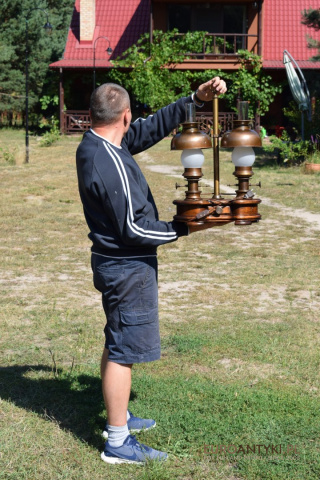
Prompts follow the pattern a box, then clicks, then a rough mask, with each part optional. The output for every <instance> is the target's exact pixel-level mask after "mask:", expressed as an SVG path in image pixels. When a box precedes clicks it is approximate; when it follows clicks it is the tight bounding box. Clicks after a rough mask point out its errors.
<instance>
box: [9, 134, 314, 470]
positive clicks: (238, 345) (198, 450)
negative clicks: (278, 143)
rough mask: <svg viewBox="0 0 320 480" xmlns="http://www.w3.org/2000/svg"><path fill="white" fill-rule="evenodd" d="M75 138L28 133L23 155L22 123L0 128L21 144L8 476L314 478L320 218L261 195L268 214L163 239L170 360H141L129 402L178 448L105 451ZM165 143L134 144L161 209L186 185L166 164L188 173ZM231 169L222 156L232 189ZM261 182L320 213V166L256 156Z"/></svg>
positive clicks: (144, 437)
mask: <svg viewBox="0 0 320 480" xmlns="http://www.w3.org/2000/svg"><path fill="white" fill-rule="evenodd" d="M79 141H80V137H67V138H62V139H61V140H59V142H58V143H57V144H55V145H52V146H51V147H49V148H41V147H40V146H39V142H38V141H37V138H35V137H32V138H31V153H30V164H29V165H25V164H23V163H22V162H23V158H24V156H23V151H24V147H23V145H24V136H23V132H21V131H20V132H19V131H17V130H14V131H11V130H2V131H0V147H6V148H7V149H8V150H13V149H16V152H18V153H19V156H17V158H16V164H15V165H12V164H9V163H8V162H6V161H5V160H3V159H2V160H1V159H0V177H1V181H0V188H1V203H0V216H1V219H2V239H1V244H0V248H1V251H2V256H1V262H2V265H1V266H2V273H1V277H0V282H1V290H0V292H1V293H0V308H1V326H0V331H1V335H0V365H1V368H0V479H1V480H42V479H43V478H46V479H47V480H60V479H68V480H73V479H74V480H79V479H88V480H89V479H90V480H91V479H93V478H94V479H97V480H99V479H109V478H110V479H111V478H114V477H115V476H116V477H117V478H119V480H125V479H126V480H127V479H134V480H138V479H139V480H140V479H143V480H173V479H174V480H176V479H177V480H191V479H192V480H204V479H213V480H216V479H224V480H240V479H245V480H262V479H263V480H278V479H279V480H287V479H288V480H289V479H290V480H300V479H301V480H305V479H318V478H319V475H320V464H319V463H320V462H319V427H320V425H319V423H320V421H319V420H320V415H319V410H320V409H319V407H320V400H319V388H320V385H319V383H320V382H319V360H320V358H319V336H320V328H319V308H320V281H319V273H318V272H319V266H320V265H319V264H320V247H319V240H318V239H319V230H317V228H319V227H317V225H312V223H310V222H309V221H307V219H306V218H304V217H303V216H302V217H301V214H299V215H298V214H297V215H296V216H291V215H288V211H287V210H283V209H282V208H278V207H277V208H276V207H271V206H268V205H267V202H266V201H265V202H264V201H263V202H262V204H261V206H260V207H259V210H260V213H261V214H262V217H263V218H262V220H261V222H259V224H256V225H251V226H248V227H237V226H234V225H231V224H230V225H226V226H224V227H221V228H213V229H210V230H207V231H204V232H200V233H197V234H194V235H191V236H190V237H184V238H181V239H180V240H179V241H178V242H176V243H173V244H170V245H166V246H164V247H161V248H160V249H159V293H160V319H161V320H160V322H161V336H162V359H161V361H159V362H154V363H150V364H142V365H137V366H135V367H134V374H133V385H132V394H131V401H130V408H131V409H132V410H133V411H134V412H135V413H136V414H137V415H143V416H147V417H149V418H150V417H152V418H155V419H156V421H157V428H156V429H154V430H152V431H150V432H146V433H141V434H140V435H139V439H141V441H142V442H144V443H146V444H149V445H151V446H153V447H155V448H158V449H162V450H165V451H168V453H169V455H170V459H169V461H168V462H166V463H165V464H160V465H157V464H153V463H150V464H147V465H146V466H144V467H137V466H126V465H121V466H108V465H106V464H104V463H103V462H101V460H100V458H99V456H100V451H101V449H102V447H103V441H102V439H101V436H100V433H101V430H102V428H103V426H104V422H105V413H104V406H103V401H102V395H101V387H100V379H99V362H100V355H101V352H102V348H103V332H102V330H103V326H104V315H103V312H102V308H101V306H100V298H99V294H98V293H97V292H96V291H95V290H94V288H93V286H92V279H91V271H90V252H89V246H90V245H89V240H88V239H87V227H86V225H85V222H84V219H83V214H82V208H81V205H80V202H79V198H78V191H77V183H76V174H75V164H74V155H75V150H76V147H77V145H78V143H79ZM169 149H170V145H169V141H168V140H164V141H163V142H161V143H160V144H159V145H157V146H156V147H154V148H153V149H151V150H149V151H148V152H146V153H144V154H141V155H139V156H137V160H138V161H139V163H140V165H141V166H142V169H143V171H144V172H145V175H146V177H147V179H148V181H149V183H150V185H151V188H152V191H153V194H154V196H155V198H156V201H157V204H158V206H159V210H160V217H161V218H163V219H168V220H169V219H171V218H172V215H174V213H175V209H174V206H173V205H172V201H173V200H174V199H175V198H177V197H178V196H179V197H181V196H183V190H184V189H183V188H180V189H179V190H175V187H174V185H175V182H178V183H180V184H184V179H183V178H182V177H177V178H175V177H173V176H170V175H168V174H166V173H171V175H174V174H176V175H178V176H180V174H181V173H182V167H181V166H180V161H179V154H178V153H177V152H170V150H169ZM211 155H212V154H211V152H210V151H206V164H205V167H204V173H205V177H204V180H203V182H202V183H205V182H206V181H207V180H210V179H211V173H210V172H211V170H212V168H211V163H212V161H211ZM159 166H160V172H159V171H155V167H157V170H159ZM232 172H233V166H232V164H231V162H230V153H229V152H221V182H222V184H223V185H226V184H228V183H234V177H233V176H232ZM260 179H261V180H262V186H263V188H262V189H261V191H260V190H259V189H257V188H256V189H255V190H256V191H257V194H258V196H260V197H261V198H262V200H264V199H266V198H268V199H271V200H272V201H273V202H274V203H277V204H279V205H282V206H284V207H286V208H291V209H292V210H291V212H293V213H294V210H293V209H295V208H299V209H304V210H305V211H310V212H313V213H318V205H319V192H320V188H319V185H318V181H319V175H304V174H303V172H302V171H301V170H300V169H299V168H283V167H278V166H277V165H276V164H275V163H274V161H273V159H272V158H271V157H270V156H269V157H262V156H261V155H260V156H259V157H258V161H257V167H256V168H255V175H254V177H253V183H256V182H257V181H259V180H260ZM202 189H203V191H205V192H207V193H208V192H210V188H209V187H203V188H202ZM316 227H317V228H316ZM258 445H261V447H258ZM280 445H281V452H280V451H279V448H280V447H279V446H280ZM290 446H292V447H290ZM272 448H273V450H274V451H273V453H272V451H271V450H272ZM287 448H289V449H290V448H292V449H293V450H291V451H289V452H288V453H287ZM294 448H295V451H294ZM223 449H227V452H223ZM248 449H249V451H250V449H251V450H253V449H255V451H254V452H252V451H251V454H247V453H244V452H247V450H248ZM259 449H260V453H259ZM267 449H268V450H267ZM228 450H229V451H228ZM233 451H236V452H238V453H232V452H233Z"/></svg>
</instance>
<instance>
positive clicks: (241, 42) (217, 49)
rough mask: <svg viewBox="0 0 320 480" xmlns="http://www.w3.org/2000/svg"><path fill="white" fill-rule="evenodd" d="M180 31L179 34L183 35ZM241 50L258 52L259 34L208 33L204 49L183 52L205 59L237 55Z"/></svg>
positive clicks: (184, 54) (204, 38)
mask: <svg viewBox="0 0 320 480" xmlns="http://www.w3.org/2000/svg"><path fill="white" fill-rule="evenodd" d="M183 35H184V34H183V33H178V34H177V36H183ZM239 50H249V51H250V52H253V53H257V51H258V35H248V34H246V33H206V34H205V35H204V37H203V42H202V51H199V52H188V53H183V54H181V55H183V56H184V57H187V58H196V59H205V58H216V57H218V58H219V57H222V56H223V57H228V56H230V57H232V56H235V55H236V56H237V55H238V51H239Z"/></svg>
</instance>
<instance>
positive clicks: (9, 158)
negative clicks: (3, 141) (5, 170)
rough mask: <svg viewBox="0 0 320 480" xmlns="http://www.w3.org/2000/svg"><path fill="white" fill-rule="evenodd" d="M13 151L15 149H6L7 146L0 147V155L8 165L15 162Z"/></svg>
mask: <svg viewBox="0 0 320 480" xmlns="http://www.w3.org/2000/svg"><path fill="white" fill-rule="evenodd" d="M15 152H16V150H15V149H14V150H13V151H10V150H9V149H8V147H3V148H0V153H1V157H2V158H3V159H4V161H5V162H6V163H8V164H9V165H15V164H16V157H15Z"/></svg>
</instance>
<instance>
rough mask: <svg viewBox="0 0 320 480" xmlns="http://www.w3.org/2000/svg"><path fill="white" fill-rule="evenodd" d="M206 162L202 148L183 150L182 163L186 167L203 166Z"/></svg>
mask: <svg viewBox="0 0 320 480" xmlns="http://www.w3.org/2000/svg"><path fill="white" fill-rule="evenodd" d="M203 162H204V155H203V153H202V150H201V148H194V149H193V150H191V149H190V150H183V152H182V153H181V163H182V165H183V166H184V168H201V167H202V165H203Z"/></svg>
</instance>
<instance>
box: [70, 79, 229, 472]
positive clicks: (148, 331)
mask: <svg viewBox="0 0 320 480" xmlns="http://www.w3.org/2000/svg"><path fill="white" fill-rule="evenodd" d="M213 92H217V93H218V94H222V93H225V92H226V84H225V82H224V81H223V80H221V79H220V78H219V77H216V78H213V79H212V80H210V81H208V82H206V83H204V84H202V85H200V86H199V88H198V90H197V92H196V93H195V94H193V95H191V96H190V97H185V98H181V99H179V100H178V101H177V102H175V103H173V104H171V105H168V106H167V107H164V108H162V109H160V110H159V111H157V112H156V113H155V114H154V115H151V116H149V117H148V118H147V119H146V120H143V119H138V120H137V121H135V122H134V123H131V118H132V115H131V109H130V99H129V95H128V93H127V91H126V90H125V89H123V88H122V87H120V86H119V85H115V84H111V83H109V84H108V83H107V84H104V85H101V86H100V87H99V88H97V89H96V90H95V91H94V92H93V94H92V96H91V104H90V115H91V122H92V129H91V130H90V131H89V132H87V133H85V135H84V137H83V140H82V142H81V144H80V145H79V147H78V150H77V173H78V181H79V192H80V197H81V200H82V203H83V208H84V214H85V218H86V221H87V224H88V227H89V229H90V233H89V238H90V240H91V241H92V243H93V245H92V270H93V278H94V285H95V287H96V288H97V289H98V290H99V291H100V292H101V293H102V303H103V308H104V311H105V314H106V317H107V324H106V327H105V330H104V331H105V336H106V342H105V348H104V351H103V355H102V360H101V378H102V390H103V396H104V401H105V405H106V409H107V418H108V424H107V427H106V431H105V432H104V434H105V437H108V441H107V442H106V444H105V449H104V452H103V453H102V455H101V457H102V459H103V460H104V461H105V462H107V463H140V462H144V461H146V460H148V459H158V460H164V459H166V458H167V454H166V453H164V452H159V451H157V450H154V449H152V448H150V447H147V446H146V445H142V444H140V443H139V442H138V441H137V440H136V439H135V437H134V436H132V435H130V431H129V430H131V431H140V430H141V429H148V428H152V427H154V426H155V421H154V420H147V419H140V418H137V417H134V416H133V415H132V414H131V413H130V412H129V411H128V402H129V395H130V388H131V368H132V365H133V364H134V363H141V362H149V361H153V360H158V359H159V358H160V336H159V321H158V288H157V258H156V250H157V247H158V246H159V245H162V244H165V243H168V242H173V241H175V240H177V239H178V238H179V237H180V236H183V235H188V233H192V232H195V231H197V230H202V229H204V228H207V225H202V226H201V225H199V226H197V227H194V226H190V227H189V228H188V225H186V224H184V223H179V222H176V221H172V222H163V221H160V220H159V219H158V212H157V208H156V205H155V203H154V200H153V197H152V194H151V192H150V189H149V187H148V184H147V182H146V180H145V178H144V176H143V174H142V172H141V170H140V168H139V166H138V165H137V163H136V162H135V160H134V159H133V157H132V155H135V154H137V153H139V152H142V151H144V150H146V149H147V148H149V147H151V146H152V145H154V144H156V143H157V142H159V141H160V140H162V139H163V138H164V137H165V136H167V135H168V134H169V133H170V132H171V131H172V130H173V129H174V128H176V127H177V125H178V124H179V123H182V122H183V121H184V120H185V104H186V103H188V102H194V103H196V105H198V106H202V105H203V103H202V102H204V101H208V100H211V99H212V97H213Z"/></svg>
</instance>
